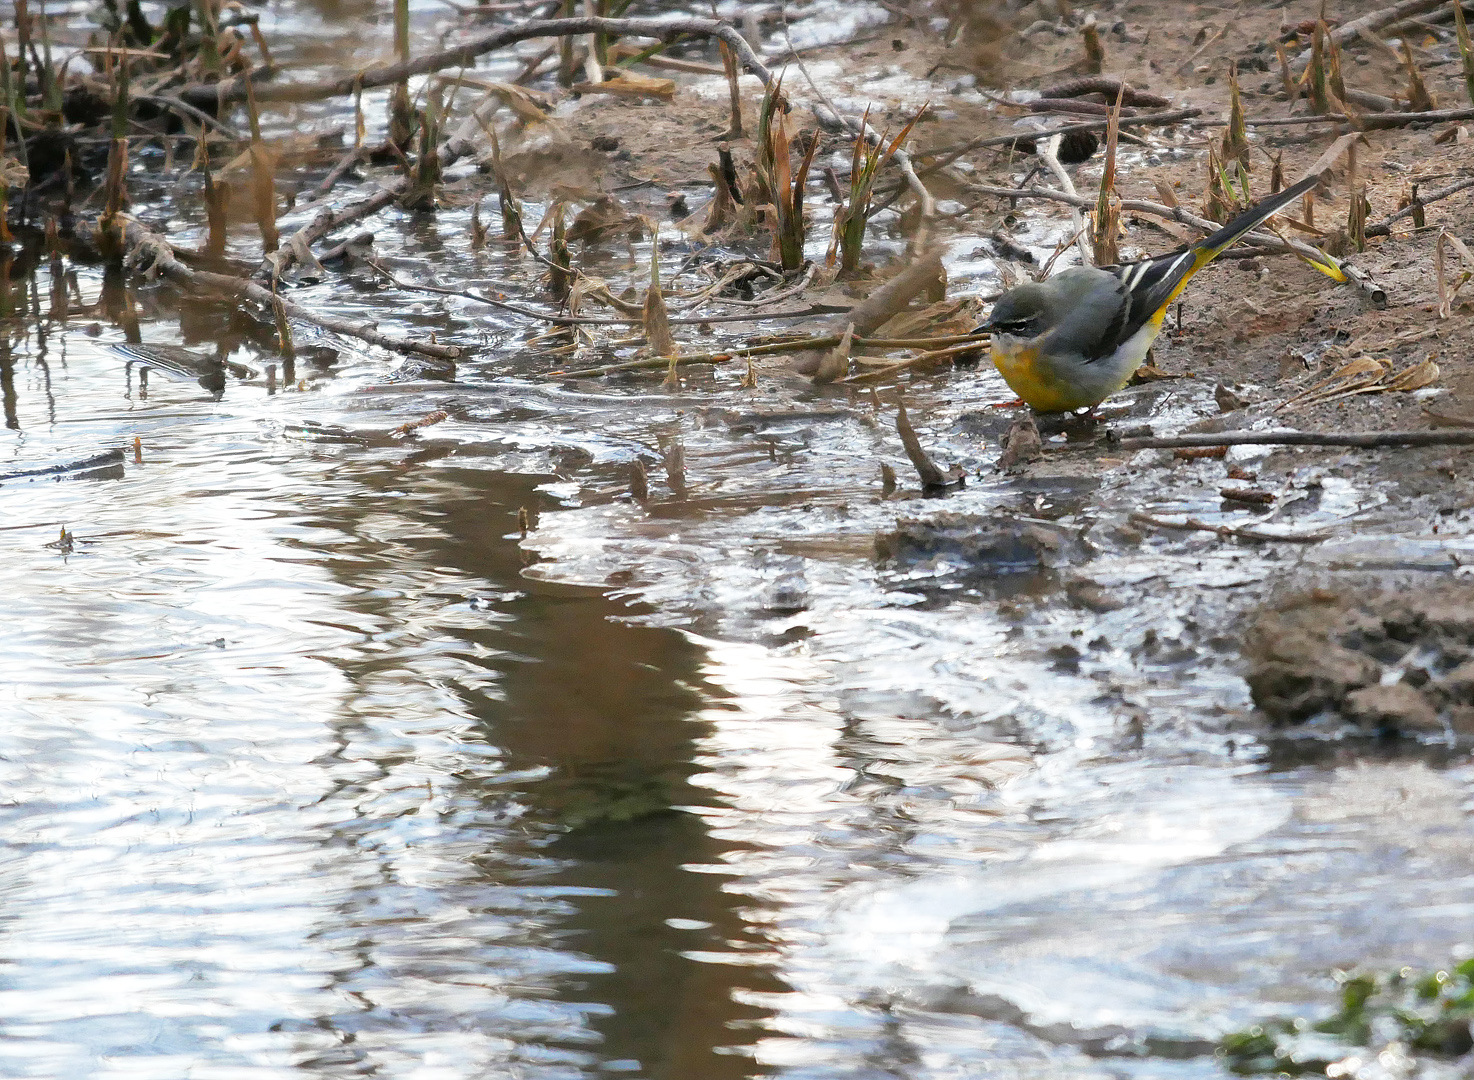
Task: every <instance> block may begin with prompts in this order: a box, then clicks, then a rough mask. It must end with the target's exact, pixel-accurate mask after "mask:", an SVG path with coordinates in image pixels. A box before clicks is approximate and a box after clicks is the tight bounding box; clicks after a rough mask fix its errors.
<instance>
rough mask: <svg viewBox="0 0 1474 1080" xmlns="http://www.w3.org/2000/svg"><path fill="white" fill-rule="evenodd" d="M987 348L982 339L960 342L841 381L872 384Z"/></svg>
mask: <svg viewBox="0 0 1474 1080" xmlns="http://www.w3.org/2000/svg"><path fill="white" fill-rule="evenodd" d="M986 346H987V343H986V342H985V341H984V340H983V339H982V338H974V339H972V340H971V341H965V342H959V343H958V344H956V345H948V346H946V347H944V348H940V349H931V350H929V351H927V352H923V353H918V354H917V355H916V356H910V357H907V358H906V359H905V360H901V361H898V362H897V363H894V364H887V365H886V366H885V367H882V368H875V369H874V370H872V371H862V372H860V373H858V374H856V375H851V376H850V377H849V378H847V379H841V380H840V381H841V382H846V383H859V382H871V381H873V380H875V379H883V378H885V377H886V376H887V375H895V374H897V373H899V372H902V371H907V370H909V369H910V368H914V367H918V366H919V365H921V364H927V363H930V362H931V361H933V360H941V359H944V358H946V357H950V356H958V355H961V354H965V353H970V352H975V351H977V350H979V349H983V348H985V347H986Z"/></svg>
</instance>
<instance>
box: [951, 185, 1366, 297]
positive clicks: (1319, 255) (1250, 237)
mask: <svg viewBox="0 0 1474 1080" xmlns="http://www.w3.org/2000/svg"><path fill="white" fill-rule="evenodd" d="M968 191H969V192H970V193H972V194H976V195H995V196H999V197H1001V198H1005V199H1028V198H1035V199H1047V200H1050V201H1053V202H1062V203H1065V204H1066V205H1068V206H1071V207H1075V208H1090V207H1093V206H1094V202H1093V201H1092V200H1090V199H1088V198H1086V197H1085V196H1083V195H1071V194H1069V193H1068V192H1064V191H1059V190H1057V189H1055V188H1045V187H1029V188H1005V187H991V186H989V185H986V184H972V185H969V187H968ZM1121 209H1122V211H1130V212H1131V213H1134V214H1151V215H1152V216H1153V217H1161V218H1166V219H1167V220H1169V221H1175V222H1177V223H1178V224H1181V225H1191V226H1192V227H1193V228H1195V229H1201V230H1202V231H1203V232H1205V233H1213V232H1216V231H1217V230H1218V229H1220V228H1221V227H1222V226H1221V225H1220V224H1219V223H1218V222H1215V221H1209V220H1208V219H1207V218H1203V217H1198V215H1196V214H1194V213H1193V212H1192V211H1190V210H1188V209H1186V208H1185V207H1182V206H1165V205H1163V204H1162V203H1154V202H1148V201H1146V200H1145V199H1123V200H1122V201H1121ZM1239 243H1241V244H1246V245H1249V246H1251V247H1256V248H1262V249H1265V250H1269V251H1281V252H1288V253H1290V254H1294V255H1299V256H1300V257H1301V258H1305V259H1312V260H1314V261H1316V262H1319V263H1325V262H1327V260H1329V259H1330V256H1328V255H1327V254H1326V253H1325V252H1323V251H1321V250H1320V249H1319V248H1315V247H1312V246H1311V245H1309V244H1306V243H1303V242H1302V241H1299V240H1290V239H1288V238H1286V237H1282V236H1275V235H1273V234H1271V233H1266V232H1264V231H1263V230H1259V229H1256V230H1255V231H1254V232H1251V233H1249V234H1247V235H1246V236H1244V237H1243V238H1241V239H1240V240H1239ZM1335 266H1336V269H1338V270H1339V271H1340V272H1341V273H1342V274H1343V275H1345V277H1346V280H1347V281H1348V282H1350V283H1351V284H1352V285H1355V286H1356V287H1357V288H1358V289H1360V290H1362V292H1364V293H1366V295H1367V298H1368V299H1369V300H1371V302H1372V303H1373V305H1375V306H1376V307H1379V308H1383V307H1386V306H1387V293H1386V291H1385V290H1384V289H1383V288H1382V287H1381V286H1379V285H1378V284H1376V282H1374V281H1371V280H1370V279H1368V278H1367V277H1366V275H1365V274H1363V273H1362V272H1361V271H1360V270H1358V269H1356V268H1355V267H1352V266H1348V265H1347V264H1346V263H1343V262H1340V261H1339V260H1336V261H1335Z"/></svg>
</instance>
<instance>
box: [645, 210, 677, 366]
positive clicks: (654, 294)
mask: <svg viewBox="0 0 1474 1080" xmlns="http://www.w3.org/2000/svg"><path fill="white" fill-rule="evenodd" d="M651 233H652V236H651V243H650V287H649V288H648V289H646V290H645V307H644V312H643V322H644V326H645V340H646V341H647V342H648V343H649V348H650V355H651V356H666V357H669V358H670V367H669V369H668V370H667V371H666V374H665V385H666V386H668V387H672V388H675V387H678V386H680V385H681V382H680V377H679V376H678V375H677V374H676V368H677V367H678V364H677V360H678V359H679V357H680V353H679V351H678V350H677V348H676V339H675V336H674V335H673V334H671V332H670V314H669V313H668V312H667V311H666V307H665V294H664V293H662V292H661V290H660V234H659V233H658V232H656V231H655V230H654V229H653V228H652V229H651Z"/></svg>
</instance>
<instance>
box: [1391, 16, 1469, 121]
mask: <svg viewBox="0 0 1474 1080" xmlns="http://www.w3.org/2000/svg"><path fill="white" fill-rule="evenodd" d="M1453 8H1454V29H1455V31H1457V33H1458V38H1459V57H1460V58H1461V59H1462V60H1463V62H1464V89H1465V90H1466V91H1467V92H1468V94H1469V102H1470V103H1471V104H1474V43H1471V42H1470V41H1469V27H1468V26H1467V25H1466V24H1465V22H1464V4H1463V0H1453ZM1403 47H1404V48H1406V47H1407V44H1406V40H1404V43H1403Z"/></svg>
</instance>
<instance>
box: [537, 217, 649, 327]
mask: <svg viewBox="0 0 1474 1080" xmlns="http://www.w3.org/2000/svg"><path fill="white" fill-rule="evenodd" d="M564 209H565V208H564V205H563V203H561V202H559V203H558V204H557V205H556V206H555V207H554V208H553V239H552V242H551V244H550V245H549V249H548V262H549V263H551V264H552V265H551V266H550V267H549V268H548V292H549V294H550V295H551V296H552V297H553V299H554V300H557V301H558V302H559V303H562V302H563V301H564V300H567V299H568V294H569V292H570V291H571V290H572V288H573V256H572V254H571V253H570V252H569V250H568V230H567V229H566V228H565V227H564V224H563V212H564ZM661 355H663V354H661Z"/></svg>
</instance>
